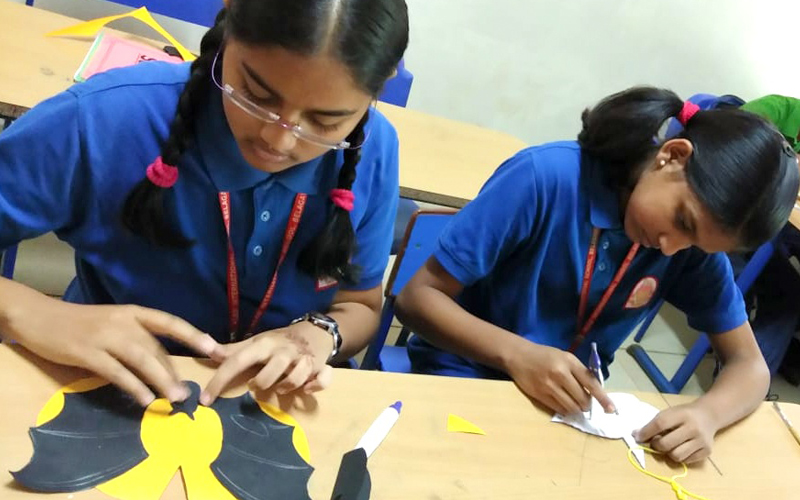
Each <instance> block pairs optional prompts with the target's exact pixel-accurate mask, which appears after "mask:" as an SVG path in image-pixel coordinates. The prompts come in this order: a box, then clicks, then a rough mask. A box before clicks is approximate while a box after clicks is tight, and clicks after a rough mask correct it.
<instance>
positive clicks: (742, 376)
mask: <svg viewBox="0 0 800 500" xmlns="http://www.w3.org/2000/svg"><path fill="white" fill-rule="evenodd" d="M768 390H769V369H768V368H767V365H766V363H765V362H764V360H763V358H761V357H759V358H757V359H747V358H742V359H740V360H731V361H730V362H728V363H726V364H725V366H724V368H723V369H722V371H721V372H720V373H719V375H718V376H717V379H716V381H715V382H714V385H713V386H712V387H711V389H710V390H709V391H708V392H707V393H706V394H704V395H703V396H702V397H700V398H699V399H698V400H697V401H696V404H697V405H698V406H699V407H701V408H703V409H704V410H706V411H707V412H708V414H709V415H710V416H711V418H712V419H713V421H714V423H715V425H716V427H717V429H718V430H719V429H723V428H725V427H727V426H729V425H731V424H733V423H735V422H738V421H739V420H741V419H742V418H744V417H746V416H747V415H749V414H750V413H752V412H753V411H754V410H755V409H756V408H757V407H758V405H759V404H760V403H761V402H762V401H763V400H764V396H766V394H767V391H768Z"/></svg>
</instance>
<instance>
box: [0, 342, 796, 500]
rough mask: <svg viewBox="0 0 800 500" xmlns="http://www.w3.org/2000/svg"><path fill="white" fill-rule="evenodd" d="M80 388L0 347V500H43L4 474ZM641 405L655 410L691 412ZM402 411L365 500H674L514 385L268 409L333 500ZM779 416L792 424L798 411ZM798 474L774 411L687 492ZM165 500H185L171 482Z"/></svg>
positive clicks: (416, 381)
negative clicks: (345, 460) (384, 423)
mask: <svg viewBox="0 0 800 500" xmlns="http://www.w3.org/2000/svg"><path fill="white" fill-rule="evenodd" d="M175 363H176V367H177V369H178V371H179V373H180V374H181V376H183V377H185V378H187V379H193V380H196V381H198V382H199V383H200V384H201V385H202V384H203V383H204V382H206V381H207V380H208V378H209V377H210V375H211V369H210V368H208V367H206V366H203V365H201V364H200V363H199V362H197V361H195V360H193V359H190V358H175ZM79 377H80V374H79V372H77V371H76V370H74V369H70V368H66V367H60V366H55V365H52V364H50V363H47V362H44V361H41V360H38V359H36V358H34V357H33V356H32V355H30V354H28V353H27V352H25V351H24V350H22V349H19V348H9V347H8V346H0V380H2V381H3V384H2V386H0V404H2V407H3V411H2V412H0V450H2V453H0V471H2V472H0V474H3V475H5V479H4V480H2V481H0V498H3V499H6V500H33V499H35V498H45V497H44V496H41V497H40V496H38V495H36V494H32V493H28V492H24V491H22V490H20V489H18V488H17V487H16V486H15V484H14V483H13V480H12V478H11V476H10V475H8V474H7V473H6V472H5V471H7V470H18V469H19V468H21V467H22V466H24V465H25V464H26V463H27V461H28V459H29V458H30V456H31V451H32V448H31V444H30V440H29V438H28V435H27V429H28V427H29V426H31V425H32V424H33V423H34V421H35V418H36V414H37V413H38V411H39V409H40V408H41V407H42V405H43V404H44V402H45V401H46V400H47V399H48V398H49V397H50V396H51V395H52V394H53V393H54V391H55V390H56V389H57V388H58V387H60V386H61V385H63V384H65V383H68V382H70V381H72V380H74V379H76V378H79ZM238 392H241V389H239V391H238ZM230 393H231V394H235V393H237V390H233V391H230ZM638 396H639V397H640V398H642V399H643V400H646V401H648V402H650V403H652V404H654V405H656V406H658V407H662V408H663V407H666V406H667V404H668V402H669V403H670V404H677V403H680V402H683V401H686V400H687V398H686V397H681V396H668V397H667V399H664V397H662V396H661V395H659V394H639V395H638ZM398 399H399V400H402V401H403V411H402V415H401V416H400V420H399V421H398V422H397V424H396V425H395V427H394V429H393V430H392V431H391V433H390V434H389V436H388V437H387V438H386V440H385V441H384V442H383V444H382V445H381V446H380V447H379V448H378V450H377V451H376V452H375V454H374V455H373V456H372V458H370V461H369V468H370V474H371V476H372V482H373V490H372V492H373V494H372V498H373V499H397V500H401V499H402V500H409V499H442V500H444V499H476V500H477V499H484V498H491V499H500V498H507V499H512V498H513V499H523V498H536V499H541V500H555V499H560V500H565V499H566V500H569V499H572V500H585V499H587V498H592V499H593V500H620V499H628V498H630V499H647V500H661V499H663V500H672V499H674V498H675V497H674V495H673V493H672V491H671V490H670V488H669V486H668V485H666V484H663V483H660V482H658V481H655V480H653V479H650V478H648V477H646V476H644V475H643V474H641V473H639V472H637V471H636V470H635V469H634V468H633V467H632V466H631V465H630V464H629V463H628V460H627V457H626V447H625V445H624V444H623V442H622V441H621V440H615V441H612V440H606V439H602V438H597V437H594V436H588V435H585V434H583V433H581V432H578V431H576V430H574V429H572V428H570V427H567V426H565V425H561V424H554V423H551V422H550V421H549V420H550V415H549V414H546V413H545V412H543V411H541V410H539V409H537V408H536V407H534V406H533V405H532V404H531V403H530V402H529V401H528V400H527V399H526V398H525V397H524V396H522V395H521V393H520V392H519V391H518V390H517V388H516V386H514V385H513V384H512V383H510V382H499V381H490V380H470V379H459V378H445V377H431V376H422V375H400V374H392V373H382V372H365V371H356V370H337V372H336V375H335V378H334V383H333V386H332V387H331V388H330V389H328V390H326V391H323V392H321V393H319V394H317V395H316V396H314V397H309V398H307V399H305V400H292V399H290V398H282V399H281V400H280V401H277V400H275V399H274V398H273V399H271V400H270V402H272V403H273V404H278V405H279V406H281V407H282V408H283V409H284V410H285V411H288V412H289V413H290V414H292V415H293V416H294V417H295V418H296V419H297V420H298V422H300V424H301V426H302V427H303V429H304V430H305V431H306V434H307V435H308V440H309V445H310V449H311V461H312V465H313V466H314V468H315V471H314V473H313V475H312V476H311V480H310V482H309V491H310V493H311V497H312V498H314V499H320V500H327V499H328V498H330V493H331V489H332V485H333V482H334V479H335V477H336V472H337V470H338V466H339V462H340V460H341V456H342V454H343V453H344V452H345V451H347V450H348V449H349V448H351V447H352V446H354V445H355V443H356V442H357V441H358V439H359V438H360V437H361V434H362V433H363V432H364V431H365V430H366V429H367V427H368V426H369V424H370V423H371V422H372V420H373V419H374V418H375V417H376V416H377V415H378V414H379V413H380V412H381V411H382V410H383V409H384V408H385V407H386V406H387V405H389V404H391V403H392V402H394V401H395V400H398ZM784 408H785V410H786V412H787V413H788V415H789V417H790V418H793V419H794V420H795V421H796V422H800V407H798V406H794V405H784ZM448 413H455V414H456V415H459V416H462V417H464V418H466V419H469V420H471V421H472V422H474V423H475V424H476V425H479V426H480V427H482V428H483V429H484V430H485V431H486V436H477V435H470V434H454V433H448V432H446V421H447V415H448ZM648 460H649V463H650V464H651V467H658V465H657V464H656V461H655V459H653V458H648ZM798 468H800V446H798V445H797V443H795V441H794V440H793V439H792V437H791V435H790V434H789V432H788V431H787V430H786V429H785V428H784V427H783V424H782V423H781V421H780V420H779V419H778V416H777V415H776V414H775V413H774V411H773V410H772V409H771V408H769V406H767V405H763V406H762V408H761V409H759V410H758V411H757V412H756V413H755V414H754V415H753V416H752V417H750V418H748V419H747V420H745V421H744V422H742V423H741V424H740V425H737V426H735V427H734V428H732V429H730V430H729V431H727V432H725V433H723V434H722V435H721V436H720V438H719V443H718V445H717V447H716V451H715V453H714V455H713V463H712V462H709V461H706V462H705V463H704V464H703V465H701V466H699V467H697V468H693V469H691V471H690V473H689V477H688V478H686V479H684V480H683V484H684V485H685V486H686V487H687V488H690V489H691V490H692V491H696V492H697V493H699V494H702V495H706V496H707V497H709V498H710V499H712V500H745V499H746V500H752V499H754V498H770V500H773V499H776V500H780V499H787V500H788V499H790V498H797V491H798V490H797V482H796V481H795V479H794V475H793V473H792V472H791V471H796V470H798ZM662 472H665V471H664V470H662ZM46 498H54V497H46ZM57 498H62V497H57ZM101 498H103V499H105V498H108V497H106V496H105V495H104V494H103V493H100V492H99V491H97V490H90V491H87V492H81V493H76V494H74V500H89V499H101ZM163 498H169V499H173V498H183V494H182V492H181V482H180V480H179V478H177V476H176V478H174V479H173V481H172V483H171V484H170V486H169V488H168V491H167V492H166V493H165V495H164V496H163Z"/></svg>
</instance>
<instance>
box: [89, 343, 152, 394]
mask: <svg viewBox="0 0 800 500" xmlns="http://www.w3.org/2000/svg"><path fill="white" fill-rule="evenodd" d="M86 367H87V368H88V369H89V370H91V371H93V372H94V373H96V374H97V375H99V376H100V377H102V378H104V379H106V380H108V381H109V382H111V383H112V384H114V385H115V386H117V387H119V388H120V389H122V390H123V391H125V392H127V393H128V394H130V395H131V396H133V398H134V399H136V401H138V402H139V404H140V405H142V406H145V407H146V406H148V405H149V404H150V403H152V402H153V400H154V399H155V398H156V396H155V394H153V391H151V390H150V389H149V388H148V387H147V385H146V384H145V383H144V382H142V381H141V380H140V379H139V377H137V376H136V375H134V374H133V373H132V372H131V371H130V370H129V369H128V368H126V367H125V365H123V364H122V363H120V362H119V361H118V360H117V359H116V358H114V357H113V356H111V355H110V354H108V353H107V352H105V351H97V352H95V353H92V354H91V357H90V358H89V362H88V363H87V365H86Z"/></svg>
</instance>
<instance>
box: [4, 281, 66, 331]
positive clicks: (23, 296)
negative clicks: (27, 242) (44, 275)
mask: <svg viewBox="0 0 800 500" xmlns="http://www.w3.org/2000/svg"><path fill="white" fill-rule="evenodd" d="M51 300H54V299H52V298H50V297H48V296H46V295H44V294H43V293H41V292H38V291H36V290H34V289H33V288H30V287H28V286H25V285H23V284H22V283H19V282H16V281H12V280H9V279H5V278H0V337H2V338H3V339H4V340H13V341H15V342H19V343H21V344H23V345H24V344H25V339H24V338H23V337H24V332H23V331H20V330H19V328H17V324H18V318H21V317H24V316H25V315H27V314H31V311H35V310H36V308H37V307H43V306H42V303H44V302H48V301H51Z"/></svg>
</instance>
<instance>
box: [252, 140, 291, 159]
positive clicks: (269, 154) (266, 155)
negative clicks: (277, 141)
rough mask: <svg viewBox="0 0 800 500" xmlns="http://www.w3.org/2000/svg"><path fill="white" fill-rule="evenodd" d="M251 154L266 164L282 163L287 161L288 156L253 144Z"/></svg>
mask: <svg viewBox="0 0 800 500" xmlns="http://www.w3.org/2000/svg"><path fill="white" fill-rule="evenodd" d="M253 152H254V153H255V155H256V156H258V157H259V159H261V160H263V161H265V162H267V163H283V162H285V161H286V160H288V159H289V155H287V154H284V153H280V152H278V151H275V150H274V149H272V148H271V147H269V146H267V145H265V144H263V143H262V144H257V143H253Z"/></svg>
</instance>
